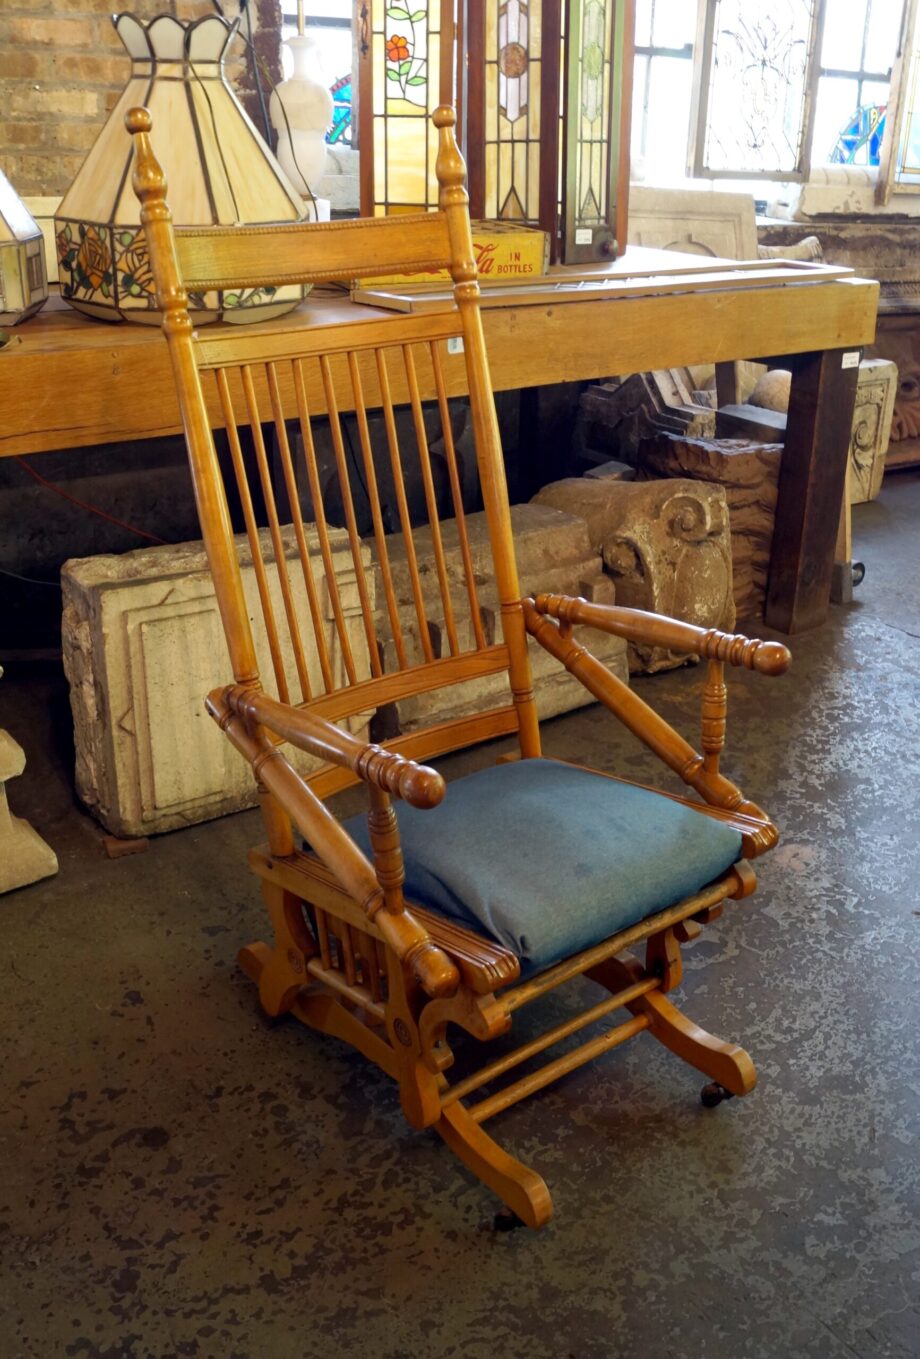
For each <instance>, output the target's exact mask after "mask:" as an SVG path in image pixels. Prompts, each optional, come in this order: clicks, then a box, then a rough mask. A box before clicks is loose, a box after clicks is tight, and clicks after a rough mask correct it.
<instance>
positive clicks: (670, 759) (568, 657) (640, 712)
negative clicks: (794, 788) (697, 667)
mask: <svg viewBox="0 0 920 1359" xmlns="http://www.w3.org/2000/svg"><path fill="white" fill-rule="evenodd" d="M541 606H542V607H541ZM595 615H597V616H598V618H599V620H600V624H601V626H602V627H603V630H604V631H607V632H615V633H617V634H618V635H621V636H623V635H625V636H627V637H629V636H633V637H635V638H636V639H637V640H638V639H639V638H640V637H641V639H642V640H645V639H647V638H648V637H649V633H648V632H646V631H645V630H644V620H646V619H652V620H654V621H655V622H663V623H665V624H671V625H672V627H671V628H665V629H664V630H663V631H662V632H660V633H658V634H656V636H655V642H656V643H657V644H659V645H665V646H669V647H670V646H675V649H677V647H676V645H675V644H676V643H677V639H678V638H681V639H683V642H682V644H681V649H683V643H686V642H687V641H688V640H689V639H690V638H692V639H693V641H692V645H691V646H690V647H688V648H687V649H688V650H689V651H691V652H692V651H696V652H697V653H699V652H700V651H701V650H702V643H703V641H704V639H705V638H706V637H707V636H714V637H715V639H716V640H715V641H714V642H713V643H711V645H712V646H713V647H714V648H716V649H717V650H718V649H719V648H720V647H721V644H720V642H719V640H718V639H719V638H725V640H726V643H727V644H729V645H728V646H726V648H725V649H726V650H728V651H729V652H734V653H735V654H736V656H737V658H738V659H736V661H735V664H742V665H743V664H751V663H752V662H753V659H754V657H755V656H756V655H757V653H756V652H755V651H753V650H752V649H749V650H747V651H746V652H745V647H748V648H751V647H752V646H753V645H756V646H767V645H771V646H779V644H778V643H755V644H751V643H749V642H747V639H746V638H743V637H739V638H735V637H729V636H727V635H726V634H725V633H718V632H714V631H713V632H712V633H707V631H706V629H704V628H696V627H693V625H692V624H689V623H680V622H678V621H677V619H669V618H659V616H658V615H657V614H646V613H642V612H641V611H640V610H638V609H618V608H616V607H614V606H604V605H593V604H588V603H587V601H586V600H583V599H572V598H570V597H569V596H567V595H538V596H537V598H536V599H525V600H524V625H525V627H526V628H527V631H528V633H529V634H530V636H531V637H533V638H534V640H535V641H536V642H537V643H538V644H539V645H540V646H541V647H542V648H543V650H544V651H548V652H549V653H550V655H551V656H555V657H556V659H557V660H558V661H560V662H561V663H562V664H563V665H564V666H565V668H566V670H568V671H569V673H570V674H572V675H574V676H575V678H576V679H577V680H580V682H581V683H582V684H583V685H584V687H585V688H586V689H587V690H588V692H589V693H591V694H593V695H594V697H595V698H596V699H598V700H599V701H600V702H601V703H603V704H604V706H605V707H606V708H608V709H609V711H610V712H612V713H613V715H614V717H616V718H618V719H619V721H620V722H622V723H623V725H624V726H625V727H628V728H629V730H630V731H631V732H632V733H633V734H634V735H635V736H637V737H638V738H639V740H640V741H642V742H643V743H644V744H645V745H646V746H648V748H649V750H651V751H652V752H653V753H654V754H655V755H657V756H658V758H659V759H660V760H662V761H663V762H664V763H665V764H666V765H669V766H670V768H671V769H673V770H674V772H675V773H676V774H678V775H679V776H680V778H681V779H683V781H684V783H686V784H688V785H689V787H691V788H694V789H695V790H696V792H697V793H699V795H700V796H701V797H702V798H703V800H704V801H705V802H708V803H709V804H710V806H713V807H721V808H723V809H724V810H725V811H730V812H740V813H742V814H743V815H744V816H747V817H750V818H752V819H753V820H754V821H756V822H758V823H759V824H760V827H761V834H760V836H759V838H758V840H757V843H756V845H755V846H754V852H756V853H762V852H763V851H764V850H765V849H769V848H771V847H772V846H773V845H774V844H776V841H777V840H778V838H779V832H778V831H777V829H776V827H775V826H774V825H773V823H772V821H771V820H770V818H769V817H768V816H767V814H766V812H764V811H763V810H762V808H760V807H758V806H757V804H756V803H755V802H750V801H749V800H748V799H747V798H746V797H745V795H744V793H742V791H741V789H740V788H738V787H737V786H736V785H735V784H734V783H732V781H731V780H730V779H727V778H726V777H725V775H724V774H722V773H720V772H719V767H718V751H719V750H720V749H721V747H722V743H723V740H724V703H725V686H724V685H723V684H722V683H721V673H722V660H721V659H719V658H718V654H717V655H716V658H714V659H710V662H709V666H710V671H715V672H716V673H715V674H711V675H710V680H711V684H709V685H707V687H706V691H705V692H704V710H703V715H704V731H703V746H704V751H705V753H704V754H700V753H699V752H698V751H696V750H694V749H693V747H692V746H691V745H690V743H689V742H688V741H686V740H685V739H684V737H683V736H681V735H680V733H679V732H676V731H675V730H674V728H673V727H672V726H671V725H670V723H668V722H666V721H665V719H664V718H663V717H661V716H660V715H659V714H658V713H656V712H655V710H654V708H652V707H650V706H649V704H648V703H646V702H645V700H644V699H643V698H641V697H640V696H639V694H637V693H636V692H635V691H634V690H632V689H631V688H630V687H629V685H628V684H624V683H623V681H622V680H621V679H619V678H618V676H616V675H614V674H613V672H612V671H611V670H608V668H607V666H606V665H604V664H603V663H602V662H601V661H599V660H598V659H597V657H596V656H592V654H591V652H590V651H588V650H587V648H586V647H584V646H583V645H582V644H581V643H580V642H576V641H575V639H574V638H573V637H572V635H571V633H572V628H571V624H573V623H584V624H586V625H588V626H590V625H591V623H592V621H593V620H594V618H595ZM624 615H625V619H624V618H623V616H624ZM552 618H558V619H560V625H559V626H557V625H556V623H555V622H552V621H550V620H551V619H552ZM637 620H638V622H637ZM595 625H596V624H595ZM626 627H628V628H630V629H631V630H632V629H635V631H630V632H628V633H624V632H621V628H626ZM640 628H641V629H642V630H641V632H640ZM662 637H666V638H668V639H670V640H668V641H664V642H662V641H660V639H661V638H662ZM734 643H738V645H737V646H735V645H733V644H734ZM779 650H780V651H782V652H784V653H785V655H786V657H788V654H789V653H788V652H787V651H786V648H785V647H782V646H779ZM744 654H746V655H747V656H748V657H750V661H748V662H746V661H745V660H744ZM769 655H770V653H768V657H769ZM782 660H783V658H782V657H778V656H776V655H775V653H774V654H773V659H772V660H771V661H768V664H771V665H775V664H777V663H779V662H780V661H782ZM783 663H784V664H785V662H783ZM752 668H753V667H752ZM767 673H768V674H769V673H771V671H770V670H768V671H767ZM710 690H712V692H710Z"/></svg>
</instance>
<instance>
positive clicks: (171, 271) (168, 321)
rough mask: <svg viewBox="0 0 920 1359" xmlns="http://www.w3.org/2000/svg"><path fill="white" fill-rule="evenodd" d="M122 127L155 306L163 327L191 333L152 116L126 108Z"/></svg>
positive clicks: (142, 109)
mask: <svg viewBox="0 0 920 1359" xmlns="http://www.w3.org/2000/svg"><path fill="white" fill-rule="evenodd" d="M125 127H126V128H127V129H128V131H129V132H130V133H131V136H132V137H133V138H134V169H133V171H132V174H131V185H132V187H133V189H134V192H135V193H136V194H137V197H138V198H139V200H140V205H141V226H142V227H143V228H144V235H145V236H146V238H147V251H148V254H149V256H150V263H151V266H152V268H153V276H154V279H155V280H156V298H157V306H158V307H159V308H160V310H161V311H162V313H163V329H164V330H165V331H166V332H167V333H169V332H173V333H176V334H178V333H180V332H182V333H185V334H189V335H190V334H191V331H192V323H191V319H190V317H189V314H188V297H187V295H186V291H185V289H184V287H183V286H182V282H181V279H180V277H179V265H178V261H177V259H176V247H175V242H174V240H173V235H172V213H171V212H170V211H169V208H168V207H167V205H166V176H165V175H164V173H163V167H162V166H161V165H160V162H159V161H158V160H157V158H156V156H155V155H154V154H153V147H152V146H151V145H150V129H151V128H152V127H153V119H152V118H151V116H150V110H149V109H145V108H133V109H128V112H127V113H126V114H125Z"/></svg>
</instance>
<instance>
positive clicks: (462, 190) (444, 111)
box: [431, 104, 469, 208]
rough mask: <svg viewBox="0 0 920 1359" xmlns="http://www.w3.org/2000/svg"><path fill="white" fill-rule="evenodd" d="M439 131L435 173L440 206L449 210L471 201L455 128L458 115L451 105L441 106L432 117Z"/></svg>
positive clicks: (464, 164)
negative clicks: (438, 188) (438, 187)
mask: <svg viewBox="0 0 920 1359" xmlns="http://www.w3.org/2000/svg"><path fill="white" fill-rule="evenodd" d="M431 120H432V122H433V123H434V125H435V127H436V128H437V129H438V155H437V159H436V161H435V173H436V174H437V177H438V184H439V185H440V189H441V191H440V194H439V206H440V207H441V208H447V207H448V206H455V205H456V204H458V203H467V202H468V201H469V198H468V195H467V192H466V163H465V161H464V159H463V157H462V156H461V154H460V148H459V146H458V145H457V138H456V136H455V134H454V128H455V127H456V125H457V114H456V112H455V111H454V109H453V108H451V106H450V104H440V105H439V106H438V108H436V109H435V111H434V113H433V114H432V115H431Z"/></svg>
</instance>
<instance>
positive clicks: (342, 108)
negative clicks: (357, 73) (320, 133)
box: [326, 72, 351, 145]
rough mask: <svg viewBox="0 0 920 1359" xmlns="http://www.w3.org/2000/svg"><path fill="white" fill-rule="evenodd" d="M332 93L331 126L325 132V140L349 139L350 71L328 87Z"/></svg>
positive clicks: (341, 140)
mask: <svg viewBox="0 0 920 1359" xmlns="http://www.w3.org/2000/svg"><path fill="white" fill-rule="evenodd" d="M330 94H331V95H332V127H331V128H330V129H329V131H328V132H327V133H326V141H327V142H329V143H330V144H332V145H334V144H335V143H336V142H350V141H351V73H350V72H349V74H348V75H343V76H340V77H339V79H338V80H337V81H336V82H335V84H334V85H332V86H331V88H330Z"/></svg>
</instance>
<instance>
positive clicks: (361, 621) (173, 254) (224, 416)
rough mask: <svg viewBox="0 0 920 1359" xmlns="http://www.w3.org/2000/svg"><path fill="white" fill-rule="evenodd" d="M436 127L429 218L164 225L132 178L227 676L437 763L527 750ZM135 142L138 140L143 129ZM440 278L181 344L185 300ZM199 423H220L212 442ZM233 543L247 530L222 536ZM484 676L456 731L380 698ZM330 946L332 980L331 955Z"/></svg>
mask: <svg viewBox="0 0 920 1359" xmlns="http://www.w3.org/2000/svg"><path fill="white" fill-rule="evenodd" d="M442 113H443V114H444V117H443V118H442V120H441V122H440V123H439V127H440V128H441V133H440V139H441V153H440V162H439V163H440V164H441V171H440V173H443V183H444V186H445V187H444V198H443V203H442V208H441V210H440V211H439V212H436V213H429V214H424V215H421V216H413V217H405V218H400V219H399V220H398V221H393V220H390V221H362V222H355V223H334V224H332V225H331V226H329V225H313V226H303V225H296V226H293V227H278V228H274V227H270V228H204V229H197V228H196V229H188V230H184V229H182V230H173V229H172V227H171V225H170V224H169V218H168V212H167V210H166V207H165V196H164V189H163V185H162V179H161V178H160V179H159V180H157V178H156V173H153V172H151V179H150V181H149V186H147V187H145V186H144V185H141V186H140V187H139V191H140V192H141V198H142V200H143V201H144V203H145V207H144V209H143V210H144V213H145V214H146V215H145V217H144V222H145V230H146V231H147V233H148V237H149V245H150V254H151V261H152V265H153V267H154V272H155V275H156V278H157V286H158V289H159V296H160V298H161V303H160V304H161V306H162V307H163V310H164V313H165V314H166V318H167V319H166V322H165V325H164V329H165V330H166V333H167V337H168V338H169V340H170V345H171V350H172V354H173V361H174V367H175V371H176V375H177V380H178V386H179V393H180V401H181V402H182V407H183V416H184V419H185V424H186V433H187V438H188V442H189V450H190V461H191V465H192V472H193V477H194V479H195V486H196V494H197V496H198V500H199V506H200V507H202V516H201V517H202V529H203V532H204V535H205V540H206V543H207V546H208V552H209V556H210V559H211V562H212V571H213V573H214V578H215V583H216V586H217V592H218V598H219V602H220V606H221V613H222V616H223V619H224V624H225V631H226V634H227V641H228V647H229V650H230V656H231V662H232V668H233V675H234V677H235V679H236V681H237V683H240V684H245V685H247V686H253V687H258V686H260V685H261V686H263V687H265V688H266V689H268V690H269V691H270V692H273V693H274V694H275V695H276V696H277V697H278V699H280V700H281V701H282V702H283V703H286V704H291V703H293V704H300V705H304V706H306V707H308V708H312V709H315V711H316V712H317V713H318V714H320V713H321V714H324V715H326V716H327V717H328V718H329V719H330V720H337V721H343V720H345V721H347V720H349V719H355V720H360V721H362V722H365V723H366V722H367V720H368V715H369V714H373V713H374V712H377V713H378V714H380V715H381V721H382V722H384V731H385V732H386V731H388V732H392V730H393V723H394V720H395V722H396V724H397V725H396V729H397V732H398V733H399V734H398V735H397V736H396V737H395V738H391V740H390V742H389V743H390V744H392V745H394V746H395V748H396V749H398V750H400V751H403V750H405V751H406V752H408V751H409V750H410V749H411V750H413V751H415V752H417V753H437V752H438V751H446V750H450V749H453V748H456V747H459V746H462V745H465V744H469V742H470V740H471V739H476V738H477V736H478V737H479V738H480V739H486V738H487V737H488V736H489V735H495V734H499V733H503V732H506V731H510V730H515V729H518V730H520V731H521V733H522V738H521V739H522V747H524V748H525V753H535V751H536V748H537V747H536V736H535V732H536V723H535V719H534V715H533V711H532V709H533V697H532V693H531V690H530V680H529V670H528V668H527V659H526V642H525V634H524V628H523V614H522V608H521V602H520V596H519V587H518V583H517V577H516V571H515V567H514V560H513V550H512V545H511V540H510V522H509V520H508V513H507V491H506V488H505V483H504V468H503V465H502V461H501V452H500V447H499V443H498V435H497V425H496V420H495V412H494V404H493V401H492V395H491V388H490V385H489V380H488V369H487V365H486V360H485V353H484V348H483V342H482V329H481V323H480V319H479V312H478V286H477V283H476V269H475V264H474V262H473V250H472V238H471V235H470V228H469V218H468V214H467V211H466V198H465V191H464V190H463V187H462V181H463V164H462V160H461V159H460V157H459V155H458V153H457V150H456V144H455V142H454V141H453V134H452V115H451V117H450V119H448V117H447V115H448V113H449V111H447V110H442ZM137 135H138V138H139V141H138V145H139V147H141V146H143V139H144V136H145V133H143V132H140V133H138V134H137ZM148 164H149V162H148ZM443 267H447V268H448V269H449V270H450V271H451V273H452V275H453V278H454V282H455V299H456V300H455V304H454V306H453V308H445V310H444V311H443V312H435V313H431V314H424V315H418V316H392V317H381V316H379V315H378V316H376V317H375V316H374V314H373V313H372V312H370V311H369V309H355V311H354V313H353V314H352V315H353V319H352V317H349V321H350V323H343V322H342V318H341V316H340V315H339V314H338V313H340V312H341V306H340V304H338V303H334V302H333V303H332V304H330V305H331V311H330V313H328V314H329V315H332V316H333V317H336V318H337V319H336V324H330V323H328V322H326V321H324V319H323V318H324V315H326V313H325V312H324V311H323V309H322V308H318V309H315V310H314V311H313V312H311V314H310V316H309V318H308V319H307V320H306V321H298V320H297V319H296V318H295V317H293V316H289V317H284V318H282V319H281V320H280V321H278V322H277V323H271V324H269V325H268V326H265V325H264V324H261V323H260V324H257V325H256V326H254V327H251V328H250V327H244V326H235V327H224V328H218V329H215V330H210V331H209V330H207V329H204V328H203V329H202V330H201V332H200V333H199V332H195V331H193V329H192V325H191V321H190V318H189V316H188V312H187V310H186V308H185V298H184V294H183V291H182V289H183V286H184V287H185V288H186V289H188V290H194V291H195V292H208V291H211V290H213V289H215V288H221V289H224V290H226V289H228V288H249V287H271V286H272V285H276V284H280V283H282V282H291V281H292V280H295V279H300V280H302V281H307V282H309V281H315V282H319V281H325V280H331V279H341V278H343V277H344V278H355V277H362V276H366V275H368V274H371V273H376V272H384V271H394V272H395V271H398V270H400V269H404V270H412V269H416V270H417V269H430V268H443ZM450 340H455V341H457V342H458V343H456V344H452V345H450V346H449V347H448V341H450ZM461 353H462V357H458V355H460V354H461ZM464 390H465V391H467V392H468V393H469V396H468V400H469V414H468V416H466V417H465V419H466V424H467V428H468V430H469V431H471V433H472V435H473V440H472V442H474V443H475V453H474V455H473V456H472V457H471V456H470V454H469V453H468V449H469V446H470V442H471V441H470V440H469V439H468V437H467V436H466V435H465V437H464V439H463V440H462V441H460V440H458V439H457V438H456V437H455V428H454V423H455V422H456V421H458V420H459V419H460V418H461V417H460V415H459V413H458V409H457V408H456V407H454V406H453V405H452V404H451V403H452V401H453V400H454V399H455V398H456V396H457V395H458V392H461V391H464ZM215 411H216V412H219V415H220V421H221V423H222V425H223V427H224V430H225V433H224V434H223V435H221V436H220V438H219V440H218V441H217V442H215V438H214V435H213V433H212V429H211V416H210V414H209V412H210V413H213V412H215ZM457 428H458V429H459V428H460V425H459V424H457ZM224 442H225V444H226V453H223V452H222V451H221V447H222V445H223V443H224ZM481 507H482V508H483V509H484V510H485V518H486V521H487V527H488V534H485V533H484V531H483V529H484V525H483V524H482V523H481V522H479V521H478V520H477V521H476V524H475V529H473V522H474V521H473V520H472V519H471V517H470V516H471V514H473V513H474V512H477V513H478V512H479V511H480V508H481ZM234 518H237V519H238V521H239V522H238V523H233V520H234ZM237 528H240V529H242V530H243V531H244V536H243V535H241V536H240V537H238V538H235V537H234V536H233V535H234V530H236V529H237ZM490 558H491V564H490ZM250 567H251V570H249V571H248V574H247V568H250ZM486 582H488V584H486ZM499 629H500V631H501V635H502V638H503V640H502V641H499V642H496V641H494V640H493V638H494V634H495V632H496V631H497V630H499ZM502 671H505V672H506V673H507V674H508V676H509V684H508V687H507V688H504V689H502V687H501V686H494V685H493V686H491V687H492V692H493V693H494V695H495V697H494V698H493V699H492V700H491V701H492V704H493V707H492V709H491V711H490V710H489V709H488V705H487V704H486V705H485V707H486V711H485V712H480V713H477V714H476V715H475V717H472V716H471V715H470V714H469V712H468V709H465V708H464V703H465V702H467V700H465V699H462V700H461V701H460V702H458V703H456V704H454V706H455V707H456V708H457V709H458V710H459V711H461V712H463V713H464V715H463V716H462V717H455V718H453V719H450V720H446V721H445V720H442V721H440V722H439V721H437V720H432V721H431V724H430V726H429V727H428V728H426V729H415V728H416V727H422V728H423V727H424V723H423V722H422V720H421V719H420V718H416V717H414V718H413V722H412V723H411V724H410V727H411V729H409V730H404V731H400V727H399V724H400V723H401V722H402V717H401V715H400V713H399V712H398V711H397V709H398V705H400V704H403V703H406V702H409V701H411V700H416V699H417V700H418V702H417V703H416V704H415V706H414V708H413V709H412V711H413V712H414V713H416V714H417V713H425V712H428V713H435V712H436V711H437V705H436V704H434V703H433V702H432V701H430V700H429V699H428V698H424V696H426V695H429V694H430V693H431V691H432V690H434V689H436V688H439V687H441V686H442V685H444V686H448V687H449V686H459V685H463V684H465V683H466V684H472V683H476V682H479V683H480V684H481V683H482V682H483V681H485V680H486V679H488V677H491V676H497V675H498V674H500V672H502ZM228 678H229V677H228ZM423 698H424V702H423V701H422V700H423ZM451 703H453V699H451V700H450V701H448V703H447V710H448V711H449V710H450V707H451ZM311 777H314V778H315V780H316V786H317V789H319V788H320V787H323V788H326V789H327V790H332V789H334V788H336V787H340V786H344V784H345V783H347V782H349V781H351V778H352V777H353V775H352V773H351V771H348V770H343V769H342V768H335V769H331V768H327V769H324V770H320V771H318V772H317V773H316V774H315V775H311ZM341 947H342V949H343V950H344V954H343V956H344V957H345V960H346V971H350V970H351V967H352V966H353V964H349V963H348V942H347V941H344V942H343V943H342V945H341ZM358 956H360V955H358Z"/></svg>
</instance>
